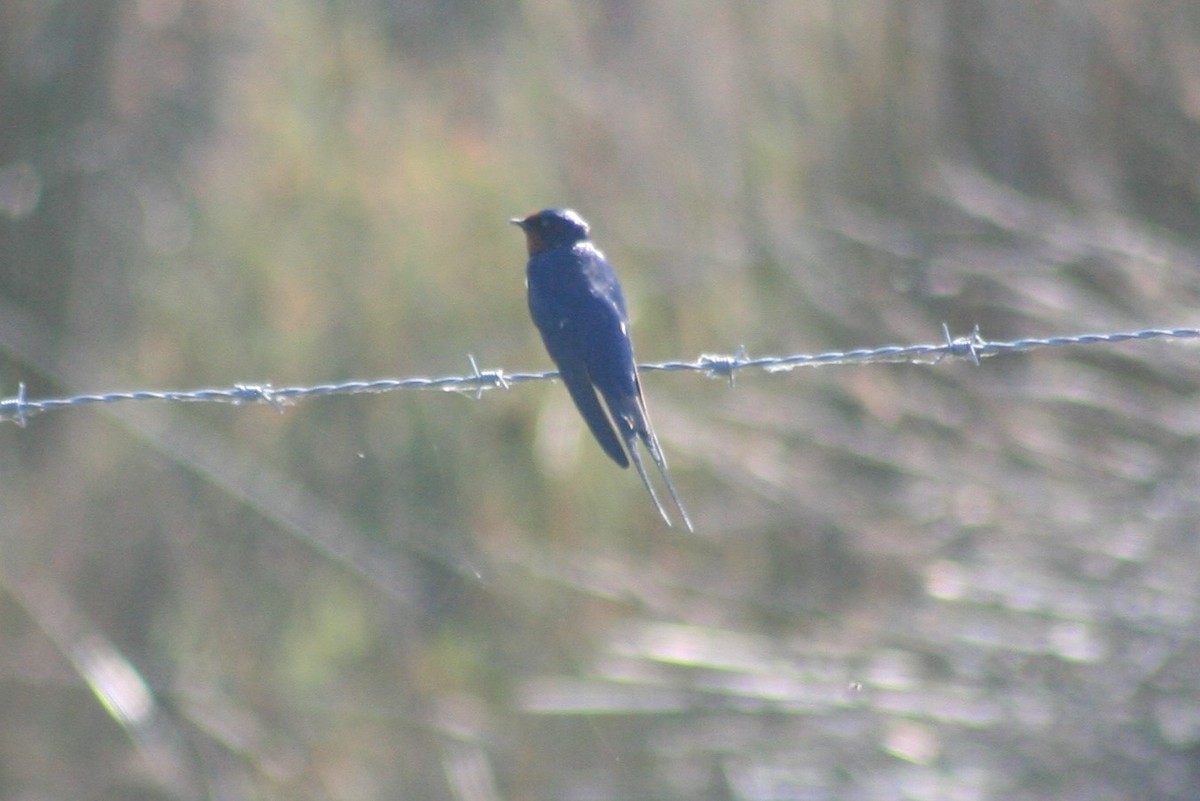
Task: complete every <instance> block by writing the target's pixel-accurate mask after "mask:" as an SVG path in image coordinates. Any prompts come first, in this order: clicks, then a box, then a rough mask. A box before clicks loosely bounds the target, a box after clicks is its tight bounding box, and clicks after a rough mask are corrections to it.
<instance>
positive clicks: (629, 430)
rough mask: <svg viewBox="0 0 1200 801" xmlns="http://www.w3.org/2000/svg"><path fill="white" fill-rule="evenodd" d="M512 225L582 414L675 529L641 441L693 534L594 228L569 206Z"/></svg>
mask: <svg viewBox="0 0 1200 801" xmlns="http://www.w3.org/2000/svg"><path fill="white" fill-rule="evenodd" d="M509 222H511V223H512V224H513V225H516V226H519V227H520V228H521V230H522V231H524V232H525V241H526V244H527V246H528V248H529V264H528V265H527V266H526V268H525V286H526V288H527V290H528V292H529V313H530V314H531V315H532V316H533V322H534V324H535V325H536V326H537V328H538V331H540V332H541V334H542V342H544V343H545V344H546V350H547V351H548V352H549V354H550V358H551V359H553V360H554V363H555V364H556V365H558V372H559V377H561V378H562V380H563V383H564V384H566V385H567V391H568V392H570V393H571V399H572V400H574V401H575V406H576V407H578V409H579V413H580V414H582V415H583V419H584V420H585V421H586V422H587V424H588V428H590V429H591V430H592V434H593V435H595V437H596V440H597V441H598V442H599V443H600V447H602V448H604V452H605V453H607V454H608V455H609V456H610V457H611V458H612V460H613V461H614V462H616V463H617V464H619V465H620V466H621V467H629V461H630V459H632V460H633V464H634V467H636V468H637V471H638V475H639V476H641V479H642V483H643V484H645V485H646V489H647V491H649V493H650V497H651V499H653V501H654V505H655V506H657V507H658V513H659V514H660V515H662V518H663V520H665V521H666V522H667V525H668V526H669V525H671V517H670V515H668V514H667V510H666V509H665V508H663V505H662V503H661V502H660V501H659V500H658V495H657V494H656V493H655V492H654V487H653V485H652V484H651V483H650V478H649V477H648V476H647V475H646V469H645V468H644V467H643V466H642V458H641V456H640V454H639V452H638V449H637V441H638V439H639V438H640V439H641V441H642V444H643V445H645V447H646V450H647V451H649V452H650V457H651V458H652V459H653V460H654V463H655V464H656V465H658V471H659V472H660V473H661V474H662V477H663V481H664V482H665V483H666V485H667V492H669V493H670V494H671V500H672V501H674V503H675V508H676V509H678V510H679V516H680V517H682V518H683V524H684V525H685V526H687V529H688V531H692V530H693V529H692V521H691V520H689V519H688V516H687V512H686V511H684V509H683V504H681V503H680V502H679V496H678V494H677V493H676V492H675V485H674V484H673V483H672V482H671V476H670V474H669V473H668V472H667V461H666V459H664V458H663V453H662V448H660V447H659V445H658V438H657V437H656V436H654V429H653V428H651V426H650V417H649V415H648V414H647V412H646V400H645V398H644V397H643V395H642V384H641V382H640V381H639V380H638V374H637V363H636V362H635V361H634V359H633V343H632V342H631V341H630V339H629V314H628V313H627V312H626V310H625V297H624V295H623V294H622V293H621V284H620V282H619V281H617V274H616V273H615V272H613V268H612V265H611V264H609V263H608V259H607V258H605V257H604V254H603V253H601V252H600V251H599V250H598V249H597V248H596V246H595V245H593V244H592V242H591V240H590V239H588V224H587V223H586V222H584V220H583V218H582V217H580V216H579V215H578V214H577V213H575V212H574V211H571V210H570V209H544V210H542V211H539V212H536V213H534V214H530V215H529V216H528V217H524V218H518V219H513V220H510V221H509ZM597 390H599V392H600V396H601V397H603V398H604V403H605V405H606V406H607V407H608V413H607V414H605V411H604V409H603V408H602V407H601V406H600V401H599V399H598V398H597V397H596V391H597ZM614 425H615V426H616V430H615V431H614V430H613V426H614ZM618 433H619V434H620V438H618V436H617V435H618ZM627 454H628V455H627Z"/></svg>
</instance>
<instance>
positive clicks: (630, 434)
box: [621, 387, 696, 533]
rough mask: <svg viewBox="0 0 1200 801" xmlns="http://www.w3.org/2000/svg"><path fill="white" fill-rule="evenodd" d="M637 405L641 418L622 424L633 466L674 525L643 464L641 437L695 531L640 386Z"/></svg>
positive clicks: (656, 502)
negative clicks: (659, 442) (655, 432)
mask: <svg viewBox="0 0 1200 801" xmlns="http://www.w3.org/2000/svg"><path fill="white" fill-rule="evenodd" d="M634 403H635V404H636V406H637V410H638V413H639V417H640V419H639V420H637V421H636V424H632V423H633V422H634V421H622V422H626V423H629V425H623V426H621V429H622V432H621V433H622V434H624V435H625V449H626V450H627V451H629V456H630V458H631V459H633V466H634V467H636V468H637V471H638V475H639V476H641V478H642V483H643V484H645V485H646V490H647V491H648V492H649V493H650V498H651V500H653V501H654V505H655V506H657V507H658V513H659V514H660V515H662V519H663V520H665V521H667V525H668V526H669V525H672V523H671V517H670V515H668V514H667V510H666V509H665V508H664V507H663V505H662V503H661V502H660V501H659V499H658V494H657V493H656V492H655V491H654V486H653V485H652V484H651V483H650V477H649V476H647V475H646V468H645V467H644V466H643V465H642V457H641V455H640V454H639V453H638V449H637V440H638V437H641V440H642V444H644V445H645V446H646V450H647V451H649V452H650V458H651V459H653V460H654V464H655V465H656V466H657V467H658V472H659V474H660V475H661V476H662V479H663V483H664V484H666V485H667V492H668V493H669V494H670V496H671V501H672V502H673V503H674V504H675V509H676V510H677V511H678V512H679V516H680V517H681V518H683V525H684V526H686V527H687V530H688V531H689V532H691V533H695V531H696V529H695V528H693V527H692V521H691V518H689V517H688V513H687V511H686V510H685V509H684V508H683V504H682V503H680V502H679V493H678V492H676V491H675V483H674V482H673V481H671V474H670V472H668V471H667V459H666V457H665V456H663V452H662V448H661V447H660V446H659V444H658V437H657V436H655V435H654V427H653V426H651V425H650V417H649V416H648V415H647V413H646V403H645V401H643V400H642V396H641V392H640V387H639V392H638V397H636V398H635V399H634Z"/></svg>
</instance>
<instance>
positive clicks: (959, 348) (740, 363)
mask: <svg viewBox="0 0 1200 801" xmlns="http://www.w3.org/2000/svg"><path fill="white" fill-rule="evenodd" d="M942 337H943V339H942V342H940V343H938V344H926V345H886V346H883V347H878V348H862V349H859V350H850V351H830V352H828V353H818V354H815V355H813V354H802V353H798V354H792V355H788V356H761V357H758V358H754V359H752V358H750V357H749V356H748V355H747V354H746V349H745V348H744V347H740V346H739V347H738V349H737V351H736V352H734V353H733V354H730V355H721V354H712V353H705V354H702V355H701V356H700V357H699V358H698V359H697V360H696V361H694V362H684V361H671V362H659V363H656V364H641V365H638V371H639V372H660V371H661V372H679V371H684V372H698V373H701V374H702V375H705V376H708V377H710V378H728V379H729V383H730V385H731V386H732V385H733V381H734V376H735V374H736V373H737V372H738V371H740V370H747V369H750V368H755V369H759V370H763V371H765V372H768V373H777V372H788V371H791V370H794V369H796V368H797V367H825V366H828V365H834V364H876V363H895V362H906V363H911V364H923V365H930V364H938V363H941V362H942V361H946V360H955V359H959V360H964V361H970V362H971V363H972V364H974V365H975V366H977V367H978V366H979V364H980V362H981V360H982V359H985V358H989V357H992V356H999V355H1001V354H1007V353H1022V352H1027V351H1032V350H1038V349H1040V348H1054V347H1067V346H1083V345H1115V344H1119V343H1122V342H1129V341H1131V340H1147V339H1200V328H1145V329H1142V330H1139V331H1130V332H1123V333H1122V332H1117V333H1108V334H1077V335H1074V336H1057V337H1048V338H1045V339H1018V340H1014V341H1011V342H989V341H988V340H986V339H984V338H983V337H982V336H981V335H980V333H979V326H978V325H977V326H975V327H974V328H973V329H972V331H971V333H970V334H969V335H967V336H964V337H955V336H953V335H952V334H951V333H950V327H949V326H948V325H946V324H945V323H943V324H942ZM467 360H468V361H469V362H470V365H471V372H470V374H468V375H449V376H441V377H438V378H403V379H395V378H383V379H376V380H373V381H361V380H359V381H345V382H342V383H340V384H318V385H316V386H311V387H282V388H275V387H273V386H271V384H269V383H261V384H253V383H243V384H234V385H233V386H232V387H227V388H209V389H196V390H186V391H185V390H164V391H154V390H135V391H132V392H107V393H102V394H89V395H76V396H74V397H69V398H44V399H42V400H29V398H28V396H27V390H26V387H25V384H24V382H22V383H20V384H18V385H17V395H16V397H14V398H6V399H0V422H3V421H10V422H14V423H16V424H17V425H19V426H22V427H24V426H26V425H27V423H28V421H29V418H30V417H33V416H34V415H38V414H42V413H43V412H49V411H53V410H55V409H66V408H73V407H77V406H87V405H90V404H95V403H99V404H111V403H120V402H124V401H146V400H155V401H167V402H175V403H198V402H207V403H230V404H234V405H249V404H260V403H262V404H267V405H269V406H271V407H272V408H274V409H275V410H276V411H279V412H283V411H285V410H286V409H287V408H288V407H289V406H292V405H294V404H295V403H296V402H297V401H300V400H304V399H305V398H312V397H319V396H326V395H364V394H378V393H382V392H395V391H396V390H400V389H440V390H445V391H450V392H470V393H471V394H473V395H474V396H475V397H476V398H482V397H483V393H484V392H486V391H487V390H490V389H496V388H500V389H510V388H511V387H512V386H513V385H514V384H523V383H525V382H527V381H546V380H549V379H553V378H558V371H557V370H547V371H544V372H540V373H508V372H505V371H504V370H502V369H495V370H486V369H481V368H480V367H479V364H478V362H476V361H475V357H474V355H472V354H467Z"/></svg>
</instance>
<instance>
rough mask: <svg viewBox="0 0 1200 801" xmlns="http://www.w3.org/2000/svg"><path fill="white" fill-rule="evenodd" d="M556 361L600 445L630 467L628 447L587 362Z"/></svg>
mask: <svg viewBox="0 0 1200 801" xmlns="http://www.w3.org/2000/svg"><path fill="white" fill-rule="evenodd" d="M551 356H553V354H551ZM555 362H556V363H557V364H558V374H559V377H560V378H562V380H563V383H564V384H566V385H567V392H569V393H571V400H573V401H575V406H576V408H578V409H579V413H580V414H581V415H583V419H584V421H585V422H586V423H587V425H588V428H590V429H591V430H592V434H593V435H594V436H595V437H596V441H597V442H599V443H600V447H602V448H604V452H605V453H607V454H608V455H609V457H610V458H611V459H612V460H613V461H614V462H616V463H617V464H619V465H621V467H629V458H628V457H627V456H626V455H625V449H624V448H622V447H621V440H619V439H618V438H617V432H616V431H614V430H613V427H612V423H611V422H610V421H609V419H608V415H607V414H605V413H604V409H603V407H601V406H600V399H599V398H597V397H596V390H595V388H594V387H593V386H592V379H591V377H590V376H589V375H588V371H587V366H586V365H585V364H584V363H583V361H582V360H581V359H570V358H568V359H562V360H559V359H555Z"/></svg>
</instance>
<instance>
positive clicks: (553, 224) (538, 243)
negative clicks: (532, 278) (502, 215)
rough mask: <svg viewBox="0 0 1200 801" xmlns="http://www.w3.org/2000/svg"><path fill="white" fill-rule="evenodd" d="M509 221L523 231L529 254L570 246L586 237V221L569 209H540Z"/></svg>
mask: <svg viewBox="0 0 1200 801" xmlns="http://www.w3.org/2000/svg"><path fill="white" fill-rule="evenodd" d="M509 222H510V223H512V224H513V225H515V226H517V227H519V228H520V229H521V230H522V231H524V232H525V244H526V246H527V247H528V248H529V255H530V256H534V255H537V254H538V253H541V252H542V251H543V250H551V249H552V248H558V247H563V246H566V247H570V246H571V245H574V244H575V243H576V242H582V241H584V240H585V239H587V238H588V224H587V222H585V221H584V219H583V218H582V217H580V216H579V214H578V213H576V212H574V211H572V210H571V209H542V210H541V211H538V212H535V213H533V214H530V215H529V216H528V217H517V218H515V219H512V220H509Z"/></svg>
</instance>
